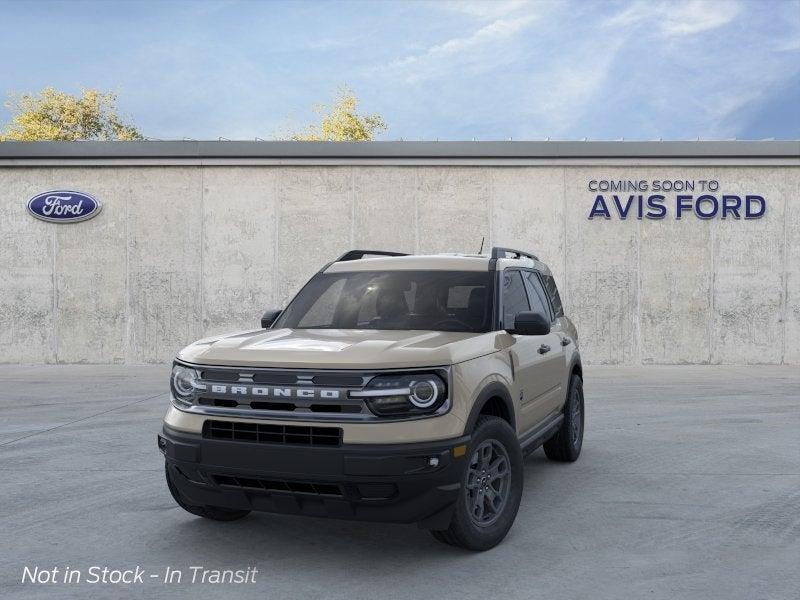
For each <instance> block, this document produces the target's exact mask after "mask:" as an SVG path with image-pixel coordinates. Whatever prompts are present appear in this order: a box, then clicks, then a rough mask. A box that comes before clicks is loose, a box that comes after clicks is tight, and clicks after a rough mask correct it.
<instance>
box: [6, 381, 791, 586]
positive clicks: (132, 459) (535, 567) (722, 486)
mask: <svg viewBox="0 0 800 600" xmlns="http://www.w3.org/2000/svg"><path fill="white" fill-rule="evenodd" d="M166 385H167V369H166V367H107V366H102V367H101V366H48V367H18V366H6V367H2V368H0V410H1V411H2V412H0V414H1V415H2V418H1V419H0V596H2V597H3V598H65V597H81V598H87V597H88V598H125V597H147V598H160V597H177V598H216V597H220V596H222V595H223V594H224V596H225V597H227V598H236V597H255V596H259V597H262V598H303V599H311V598H321V599H322V598H324V599H326V600H329V599H336V598H342V599H348V600H352V599H353V598H370V599H374V598H380V599H384V598H431V597H436V598H439V599H442V600H444V599H445V598H458V599H460V600H463V599H469V598H481V599H486V598H495V597H502V598H508V599H512V598H526V599H528V598H567V599H579V598H587V599H589V598H591V599H593V600H594V599H599V598H609V599H614V600H618V599H620V598H637V599H638V598H667V599H675V598H692V599H697V598H703V599H708V598H720V599H724V600H732V599H737V598H742V599H747V600H752V599H756V598H781V599H783V598H798V597H800V566H799V565H800V369H798V368H797V367H762V366H758V367H689V366H681V367H649V368H638V367H637V368H610V367H604V368H600V367H596V368H592V369H588V370H587V373H586V398H587V412H588V416H587V432H586V438H585V442H584V446H583V455H582V456H581V458H580V460H579V461H578V462H577V463H575V464H571V465H564V464H554V463H551V462H548V461H547V460H546V459H545V457H544V455H543V454H542V452H541V450H539V451H537V452H536V453H535V454H534V455H532V456H531V457H530V458H529V459H528V460H527V462H526V466H525V478H526V482H525V494H524V497H523V500H522V506H521V507H520V511H519V516H518V517H517V521H516V524H515V525H514V527H513V528H512V530H511V533H510V534H509V536H508V538H507V539H506V540H505V542H504V543H503V544H501V545H500V546H499V547H497V548H495V549H494V550H492V551H490V552H487V553H484V554H472V553H469V552H464V551H460V550H457V549H454V548H451V547H448V546H444V545H441V544H439V543H437V542H435V541H434V540H433V539H432V538H431V537H430V536H429V535H428V534H427V533H425V532H423V531H419V530H417V529H416V528H414V527H405V526H396V525H375V524H363V523H350V522H343V521H331V520H321V519H307V518H300V517H287V516H278V515H268V514H254V515H251V516H249V517H248V518H247V519H244V520H242V521H239V522H235V523H216V522H209V521H204V520H202V519H198V518H195V517H192V516H190V515H189V514H187V513H185V512H183V511H182V510H181V509H180V508H178V507H177V506H176V505H175V504H174V502H173V501H172V499H171V497H170V496H169V494H168V492H167V489H166V486H165V484H164V480H163V470H162V460H161V455H160V454H159V453H158V452H157V450H156V444H155V434H156V432H157V431H158V429H159V425H160V423H159V422H160V418H161V416H162V414H163V412H164V410H165V408H166V404H167V399H166V397H165V395H164V390H165V388H166ZM26 565H27V566H29V567H34V566H37V565H38V566H39V567H40V568H52V567H59V568H60V569H61V570H62V572H63V569H64V568H65V567H70V568H72V569H80V570H81V571H82V573H83V575H84V577H85V576H86V575H87V573H88V569H89V568H90V567H92V566H93V565H98V566H101V567H102V566H104V565H107V566H109V567H111V568H124V569H128V568H134V567H135V566H136V565H140V566H141V567H142V568H144V569H145V570H146V572H147V573H148V574H149V573H163V572H164V570H165V569H166V568H167V567H171V568H173V569H181V570H183V571H184V581H183V582H182V583H181V584H171V585H166V584H164V583H161V582H160V580H158V579H150V578H146V580H145V582H144V583H143V584H136V585H128V586H123V585H119V586H116V585H102V584H88V583H83V584H73V585H70V586H67V585H64V584H31V583H25V584H22V583H20V579H21V577H22V574H23V568H24V567H25V566H26ZM192 565H197V566H200V565H202V566H205V567H207V568H235V569H245V568H247V567H248V566H256V567H257V568H258V571H259V572H258V575H257V578H256V583H255V584H245V583H243V584H238V585H235V584H234V585H225V586H221V585H217V586H215V585H212V584H190V583H187V582H186V579H187V578H188V576H189V571H188V567H189V566H192Z"/></svg>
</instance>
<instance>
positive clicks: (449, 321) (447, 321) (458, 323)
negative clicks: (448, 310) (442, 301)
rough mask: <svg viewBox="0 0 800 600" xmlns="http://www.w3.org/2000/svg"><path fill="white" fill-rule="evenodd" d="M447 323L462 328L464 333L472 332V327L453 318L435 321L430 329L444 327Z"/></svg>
mask: <svg viewBox="0 0 800 600" xmlns="http://www.w3.org/2000/svg"><path fill="white" fill-rule="evenodd" d="M448 323H452V324H455V325H458V326H459V327H463V328H464V329H465V330H466V331H472V327H470V326H469V325H467V324H466V323H464V321H461V320H459V319H456V318H455V317H448V318H446V319H442V320H441V321H436V323H434V324H433V327H432V328H433V329H439V328H440V327H442V326H444V325H446V324H448Z"/></svg>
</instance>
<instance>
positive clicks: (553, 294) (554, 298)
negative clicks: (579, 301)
mask: <svg viewBox="0 0 800 600" xmlns="http://www.w3.org/2000/svg"><path fill="white" fill-rule="evenodd" d="M542 281H543V282H544V289H545V290H546V291H547V295H548V296H550V304H552V305H553V312H554V313H555V316H556V318H558V317H563V316H564V306H563V305H562V304H561V296H559V294H558V288H557V287H556V280H555V279H553V276H552V275H542Z"/></svg>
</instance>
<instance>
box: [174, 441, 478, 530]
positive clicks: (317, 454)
mask: <svg viewBox="0 0 800 600" xmlns="http://www.w3.org/2000/svg"><path fill="white" fill-rule="evenodd" d="M158 443H159V449H160V450H161V451H162V452H163V453H164V455H165V457H166V461H167V467H168V469H169V472H170V478H171V479H172V481H173V483H174V484H175V486H176V487H177V488H178V490H179V491H180V494H181V496H182V497H184V498H185V499H186V500H187V501H188V502H189V503H190V504H193V505H210V506H219V507H224V508H232V509H244V510H257V511H265V512H276V513H288V514H302V515H309V516H317V517H334V518H341V519H355V520H364V521H384V522H393V523H419V525H420V526H421V527H424V528H427V529H445V528H446V527H447V525H448V524H449V522H450V517H451V515H452V509H453V506H454V503H455V501H456V498H457V497H458V495H459V491H460V489H461V482H462V478H463V472H464V468H465V463H466V460H465V457H464V454H463V451H461V452H457V453H458V454H460V456H459V457H456V456H454V452H453V449H454V448H456V447H459V446H463V445H466V444H468V443H469V437H468V436H465V437H462V438H458V439H453V440H447V441H441V442H426V443H415V444H384V445H380V444H375V445H366V444H343V445H341V446H336V447H315V446H302V445H289V444H267V443H251V442H242V441H229V440H217V439H209V438H205V437H203V436H201V435H199V434H187V433H184V432H178V431H175V430H172V429H170V428H168V427H166V426H165V427H164V429H163V432H162V434H161V435H160V436H159V440H158ZM459 450H462V449H459Z"/></svg>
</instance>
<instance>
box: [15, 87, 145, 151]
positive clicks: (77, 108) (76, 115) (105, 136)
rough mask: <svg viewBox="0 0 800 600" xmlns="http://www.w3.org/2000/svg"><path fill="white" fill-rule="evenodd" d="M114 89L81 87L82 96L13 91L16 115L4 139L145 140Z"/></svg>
mask: <svg viewBox="0 0 800 600" xmlns="http://www.w3.org/2000/svg"><path fill="white" fill-rule="evenodd" d="M116 100H117V97H116V95H115V94H114V93H112V92H105V93H104V92H99V91H97V90H92V89H84V90H81V95H80V96H73V95H71V94H67V93H66V92H61V91H59V90H56V89H53V88H51V87H47V88H44V89H43V90H42V91H41V92H39V94H37V95H32V94H21V95H17V94H11V95H10V96H9V100H8V102H6V103H5V104H6V107H8V108H9V109H10V110H11V113H12V115H13V118H12V120H11V122H10V123H8V124H7V125H6V128H5V131H4V132H3V134H2V135H0V141H19V142H33V141H38V140H58V141H76V140H141V139H144V138H143V137H142V134H141V133H139V131H138V130H137V129H136V128H135V127H134V126H133V125H129V124H126V123H123V122H122V120H121V119H120V117H119V115H117V111H116Z"/></svg>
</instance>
